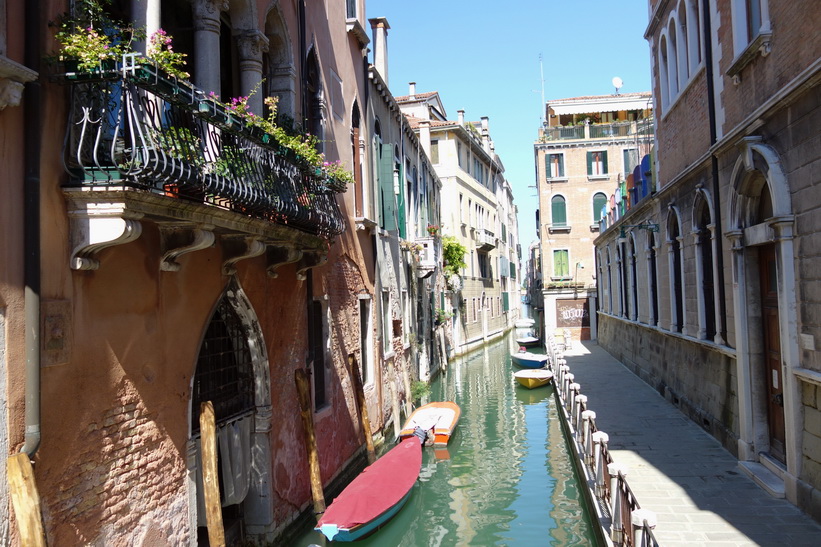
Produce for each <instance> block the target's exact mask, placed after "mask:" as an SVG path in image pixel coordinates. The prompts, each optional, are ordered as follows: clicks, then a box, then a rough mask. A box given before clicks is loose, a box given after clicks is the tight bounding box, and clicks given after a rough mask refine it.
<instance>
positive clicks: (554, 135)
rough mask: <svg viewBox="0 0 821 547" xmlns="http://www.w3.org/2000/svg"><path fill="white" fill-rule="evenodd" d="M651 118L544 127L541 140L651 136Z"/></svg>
mask: <svg viewBox="0 0 821 547" xmlns="http://www.w3.org/2000/svg"><path fill="white" fill-rule="evenodd" d="M652 135H653V120H652V118H650V119H645V120H640V121H638V122H616V123H594V124H588V125H573V126H568V127H545V128H544V129H543V135H542V138H541V140H542V142H549V141H562V140H589V139H615V138H625V137H640V138H641V137H647V138H649V137H652Z"/></svg>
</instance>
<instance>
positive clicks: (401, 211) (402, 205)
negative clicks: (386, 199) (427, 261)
mask: <svg viewBox="0 0 821 547" xmlns="http://www.w3.org/2000/svg"><path fill="white" fill-rule="evenodd" d="M406 182H407V181H406V180H405V164H404V162H402V163H401V164H399V195H398V196H397V200H398V201H399V203H398V204H397V206H398V207H399V214H398V216H399V237H401V238H402V239H405V237H407V231H408V229H407V226H406V225H405V214H406V211H405V183H406Z"/></svg>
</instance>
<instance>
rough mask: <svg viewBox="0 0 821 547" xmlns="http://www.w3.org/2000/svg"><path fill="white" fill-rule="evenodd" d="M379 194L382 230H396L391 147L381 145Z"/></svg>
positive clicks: (389, 145)
mask: <svg viewBox="0 0 821 547" xmlns="http://www.w3.org/2000/svg"><path fill="white" fill-rule="evenodd" d="M379 193H380V197H381V202H382V219H381V220H382V223H381V224H382V228H384V229H385V230H396V196H394V193H393V145H392V144H383V145H382V157H381V158H380V160H379Z"/></svg>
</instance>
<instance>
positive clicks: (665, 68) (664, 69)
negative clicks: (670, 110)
mask: <svg viewBox="0 0 821 547" xmlns="http://www.w3.org/2000/svg"><path fill="white" fill-rule="evenodd" d="M658 59H659V90H660V91H661V105H662V107H664V108H667V107H668V106H669V105H670V81H669V76H668V74H669V71H670V65H669V55H668V54H667V37H666V36H665V35H664V34H662V36H661V41H660V43H659V51H658Z"/></svg>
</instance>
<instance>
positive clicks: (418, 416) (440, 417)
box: [399, 401, 462, 447]
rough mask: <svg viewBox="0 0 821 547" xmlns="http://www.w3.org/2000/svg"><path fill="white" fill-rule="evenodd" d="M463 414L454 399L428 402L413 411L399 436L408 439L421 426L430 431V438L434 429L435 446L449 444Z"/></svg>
mask: <svg viewBox="0 0 821 547" xmlns="http://www.w3.org/2000/svg"><path fill="white" fill-rule="evenodd" d="M461 415H462V410H461V409H460V408H459V405H457V404H456V403H454V402H452V401H439V402H434V403H428V404H426V405H423V406H420V407H419V408H417V409H416V410H414V411H413V412H412V413H411V415H410V417H409V418H408V421H407V422H405V426H404V427H403V428H402V431H400V432H399V437H400V438H401V439H406V438H408V437H410V436H412V435H413V431H414V429H416V428H417V427H421V428H422V429H423V430H424V431H427V432H428V438H430V431H431V430H432V431H433V446H436V447H442V446H447V444H448V441H450V437H451V436H452V435H453V431H454V430H455V429H456V424H458V423H459V416H461Z"/></svg>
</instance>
